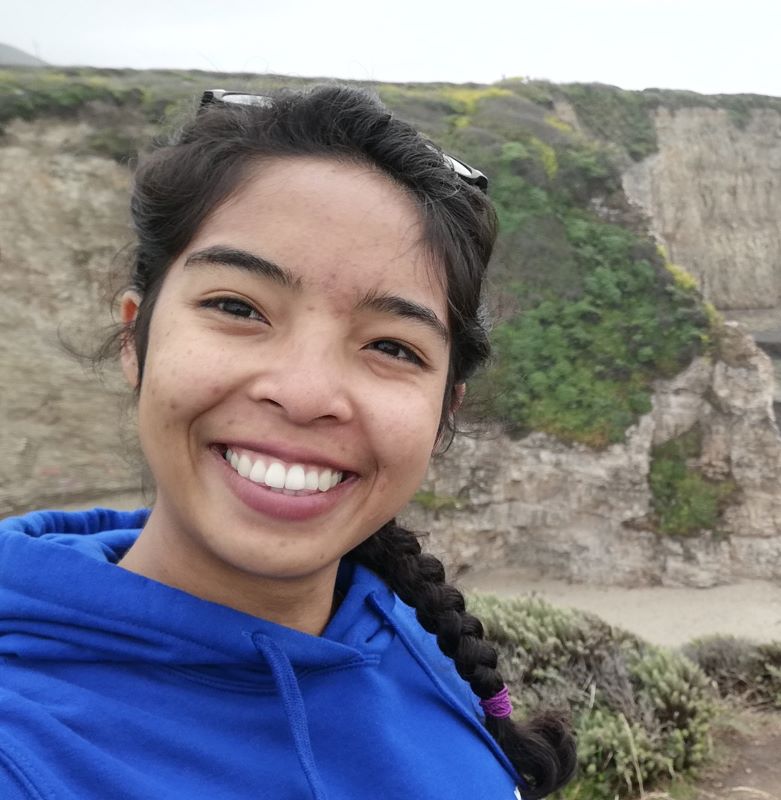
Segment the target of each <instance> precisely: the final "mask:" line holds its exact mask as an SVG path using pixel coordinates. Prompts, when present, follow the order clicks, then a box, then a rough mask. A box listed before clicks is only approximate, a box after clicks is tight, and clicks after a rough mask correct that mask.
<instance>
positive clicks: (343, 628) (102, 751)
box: [0, 509, 520, 800]
mask: <svg viewBox="0 0 781 800" xmlns="http://www.w3.org/2000/svg"><path fill="white" fill-rule="evenodd" d="M146 515H147V512H146V511H135V512H117V511H110V510H106V509H94V510H92V511H86V512H77V513H63V512H54V511H41V512H35V513H32V514H28V515H26V516H23V517H17V518H11V519H7V520H5V521H3V522H0V798H2V800H22V798H24V800H32V799H33V798H34V799H35V800H98V799H99V800H109V799H110V800H124V799H125V798H127V800H152V799H154V800H169V798H170V799H171V800H173V799H175V798H187V800H193V799H194V798H219V799H220V800H222V799H223V798H224V800H247V799H248V798H252V800H255V799H256V798H269V800H306V799H307V798H313V799H314V800H326V798H328V799H329V800H344V799H348V798H349V799H352V798H360V799H361V800H363V798H373V799H374V798H377V800H380V798H383V800H384V798H414V799H415V800H426V799H427V798H436V799H437V800H481V798H486V800H489V799H490V800H513V799H514V798H517V797H520V794H519V793H518V791H517V789H516V778H515V775H514V771H513V768H512V766H511V764H510V763H509V761H508V760H507V758H506V757H505V756H504V754H503V753H502V751H501V750H500V749H499V747H498V746H497V745H496V743H495V742H494V741H493V739H492V738H491V736H490V735H489V734H488V732H487V731H486V730H485V728H484V727H483V725H482V722H481V718H480V714H479V710H478V709H479V706H477V705H476V702H475V701H476V698H475V696H474V695H473V694H472V692H471V690H470V689H469V687H468V685H467V684H466V683H464V682H463V681H462V680H461V679H460V678H459V677H458V675H457V673H456V672H455V669H454V666H453V663H452V661H450V660H449V659H448V658H446V657H445V656H444V655H443V654H442V653H441V652H440V650H439V648H438V647H437V644H436V639H435V638H434V637H432V636H431V635H429V634H427V633H426V632H425V631H424V630H423V629H422V628H421V627H420V625H419V624H418V623H417V621H416V620H415V616H414V612H413V611H412V610H411V609H410V608H409V607H408V606H406V605H404V604H403V603H402V602H401V601H400V600H399V599H398V598H397V597H396V596H395V595H394V594H393V593H392V592H390V591H389V589H388V588H387V586H386V585H385V584H384V583H383V582H382V581H381V580H380V579H379V578H377V577H376V576H375V575H374V574H373V573H371V572H369V571H368V570H366V569H364V568H362V567H359V566H352V565H348V564H343V565H342V567H341V569H340V573H339V582H340V588H341V589H342V590H343V592H344V594H345V597H344V600H343V602H342V604H341V605H340V607H339V609H338V611H337V612H336V614H335V615H334V617H333V619H332V620H331V621H330V623H329V624H328V627H327V628H326V630H325V631H324V632H323V634H322V636H319V637H317V636H310V635H308V634H304V633H301V632H299V631H295V630H292V629H289V628H285V627H283V626H281V625H276V624H274V623H271V622H267V621H266V620H263V619H258V618H256V617H252V616H250V615H248V614H244V613H242V612H239V611H236V610H234V609H231V608H227V607H225V606H220V605H217V604H215V603H210V602H207V601H205V600H201V599H199V598H197V597H194V596H192V595H189V594H187V593H185V592H182V591H180V590H178V589H174V588H171V587H169V586H165V585H163V584H161V583H157V582H156V581H153V580H150V579H148V578H144V577H142V576H140V575H136V574H135V573H132V572H129V571H127V570H124V569H122V568H121V567H117V566H116V562H117V561H118V560H119V559H120V558H121V556H122V554H123V553H124V552H125V551H126V550H127V549H128V547H130V545H131V544H132V543H133V541H134V540H135V538H136V536H137V535H138V533H139V531H140V529H141V527H142V526H143V525H144V523H145V521H146Z"/></svg>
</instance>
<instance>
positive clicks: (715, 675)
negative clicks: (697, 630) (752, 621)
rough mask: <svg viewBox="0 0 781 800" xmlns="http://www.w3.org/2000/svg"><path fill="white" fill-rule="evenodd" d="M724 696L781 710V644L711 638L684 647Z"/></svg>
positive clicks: (730, 638) (720, 637)
mask: <svg viewBox="0 0 781 800" xmlns="http://www.w3.org/2000/svg"><path fill="white" fill-rule="evenodd" d="M683 652H684V653H685V654H686V656H687V657H688V658H690V659H691V660H692V661H694V662H695V663H696V664H698V665H699V667H700V668H701V669H702V670H703V672H705V674H706V675H707V676H708V677H709V678H711V679H712V680H713V681H714V683H715V684H716V686H717V687H718V690H719V694H721V696H722V697H731V698H737V699H738V700H740V701H741V702H743V703H748V704H749V705H752V706H760V707H764V708H773V709H781V642H771V643H769V644H756V643H755V642H751V641H749V640H748V639H742V638H739V637H736V636H708V637H705V638H702V639H695V640H694V641H693V642H690V643H689V644H687V645H686V646H685V647H684V648H683Z"/></svg>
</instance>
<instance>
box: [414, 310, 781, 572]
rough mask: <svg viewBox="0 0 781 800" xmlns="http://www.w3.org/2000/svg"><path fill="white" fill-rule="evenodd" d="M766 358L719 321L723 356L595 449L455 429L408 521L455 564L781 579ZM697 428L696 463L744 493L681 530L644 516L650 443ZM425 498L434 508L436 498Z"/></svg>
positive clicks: (778, 449)
mask: <svg viewBox="0 0 781 800" xmlns="http://www.w3.org/2000/svg"><path fill="white" fill-rule="evenodd" d="M772 395H773V377H772V367H771V364H770V360H769V358H768V357H767V355H765V353H763V352H762V351H761V350H759V348H757V346H756V345H755V344H754V342H753V340H752V339H751V337H750V336H748V335H747V334H746V332H745V331H744V330H743V329H742V328H741V327H740V326H739V325H738V324H737V323H727V325H726V327H725V331H724V335H723V341H722V348H721V353H720V356H719V357H718V358H717V359H715V360H711V359H710V358H706V357H702V358H698V359H696V360H695V361H694V362H693V363H692V364H691V365H690V366H689V368H688V369H686V370H685V371H684V372H682V373H681V374H680V375H678V376H676V377H675V378H673V379H672V380H669V381H659V382H658V383H657V386H656V391H655V394H654V399H653V411H652V412H651V413H650V414H647V415H646V416H644V417H643V418H642V419H641V420H640V422H639V423H638V424H637V425H635V426H634V427H633V428H631V429H630V430H629V432H628V434H627V440H626V443H624V444H618V445H613V446H611V447H609V448H607V449H606V450H604V451H601V452H598V451H593V450H590V449H588V448H586V447H580V446H566V445H564V444H562V443H560V442H558V441H556V440H555V439H551V438H550V437H548V436H545V435H543V434H532V435H531V436H527V437H526V438H524V439H522V440H520V441H511V440H509V439H506V438H503V437H501V436H499V435H498V434H495V435H494V436H492V437H484V438H482V439H476V438H460V439H458V440H457V441H456V442H455V443H454V445H453V447H452V448H451V450H450V451H449V452H448V453H447V454H446V455H445V456H443V457H441V458H440V459H439V460H437V461H436V462H435V463H434V464H433V466H432V469H431V472H430V475H429V478H428V481H427V484H426V487H425V488H426V490H427V492H428V494H427V495H426V497H427V498H434V499H435V500H436V502H423V503H415V504H413V505H412V506H411V507H410V509H409V512H408V513H407V515H406V517H405V520H406V521H407V522H408V523H410V524H411V525H412V526H413V527H414V528H416V529H417V530H422V531H429V532H430V534H431V537H430V542H429V547H430V548H431V549H432V550H433V551H435V552H437V553H438V554H439V555H441V556H443V558H444V559H445V560H446V562H447V563H448V565H449V566H450V569H451V572H454V573H455V574H459V573H462V572H464V571H465V570H468V569H470V568H472V567H473V566H478V567H479V568H480V569H486V568H491V567H508V566H509V567H513V568H516V569H520V570H528V571H529V572H530V573H531V574H535V575H545V576H547V577H552V578H559V579H569V580H573V581H580V582H588V583H601V584H621V585H627V586H636V585H649V584H655V583H659V582H661V583H664V584H667V585H693V586H711V585H714V584H717V583H725V582H730V581H734V580H739V579H743V578H769V579H778V578H781V491H780V490H779V489H780V487H781V438H780V437H779V433H778V429H777V428H776V423H775V419H774V416H773V411H772ZM695 425H697V426H698V428H699V431H700V432H701V434H702V454H701V456H700V458H699V463H698V464H696V465H694V466H697V467H698V468H700V469H701V470H702V471H703V473H705V474H706V475H708V476H709V477H712V478H715V479H723V478H725V477H727V476H730V477H731V478H732V479H733V480H734V481H735V482H736V484H737V486H738V488H739V491H738V493H737V496H736V500H735V502H734V504H732V505H731V506H730V507H729V508H728V510H727V511H726V512H725V514H724V516H723V519H722V520H721V521H720V524H719V526H718V528H717V529H715V530H713V531H707V532H703V533H702V534H701V535H699V536H697V537H691V538H676V537H672V536H669V535H662V534H658V533H656V532H654V530H653V526H652V525H651V524H650V515H651V494H650V490H649V486H648V471H649V463H650V456H651V448H652V447H653V446H655V445H658V444H662V443H664V442H666V441H668V440H670V439H672V438H674V437H677V436H680V435H681V434H683V433H685V432H686V431H688V430H690V429H692V428H693V427H694V426H695ZM434 507H438V508H437V510H435V508H434Z"/></svg>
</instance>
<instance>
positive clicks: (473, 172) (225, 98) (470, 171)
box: [200, 89, 488, 194]
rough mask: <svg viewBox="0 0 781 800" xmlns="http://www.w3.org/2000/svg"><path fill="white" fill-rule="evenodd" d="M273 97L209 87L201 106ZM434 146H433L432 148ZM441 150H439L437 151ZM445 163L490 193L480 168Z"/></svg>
mask: <svg viewBox="0 0 781 800" xmlns="http://www.w3.org/2000/svg"><path fill="white" fill-rule="evenodd" d="M272 102H273V101H272V99H271V98H270V97H266V96H265V95H262V94H246V93H245V92H227V91H225V89H207V90H206V91H205V92H204V93H203V95H202V96H201V105H200V107H201V108H204V107H206V106H209V105H212V104H216V103H223V104H225V105H237V106H264V107H268V106H270V105H272ZM433 149H434V148H433V147H432V150H433ZM437 152H439V151H437ZM442 158H443V159H444V161H445V163H446V164H447V165H448V166H449V167H450V168H451V169H452V170H453V171H454V172H455V173H456V174H457V175H458V176H459V177H460V178H462V179H463V180H464V181H465V182H466V183H468V184H469V185H470V186H477V188H478V189H480V191H482V192H484V193H486V194H487V193H488V178H486V177H485V175H483V173H482V172H480V170H477V169H475V168H474V167H470V166H469V164H466V163H464V162H463V161H459V160H458V159H457V158H454V157H453V156H451V155H449V154H448V153H442Z"/></svg>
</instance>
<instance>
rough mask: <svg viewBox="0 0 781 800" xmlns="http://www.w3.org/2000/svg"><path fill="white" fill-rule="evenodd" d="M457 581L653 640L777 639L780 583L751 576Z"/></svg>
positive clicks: (516, 576)
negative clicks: (591, 582)
mask: <svg viewBox="0 0 781 800" xmlns="http://www.w3.org/2000/svg"><path fill="white" fill-rule="evenodd" d="M459 583H460V585H461V586H462V587H463V588H466V589H477V590H479V591H486V592H494V593H495V594H498V595H502V596H509V595H515V594H535V595H539V596H540V597H542V598H544V599H545V600H548V601H549V602H551V603H553V604H554V605H558V606H571V607H573V608H578V609H581V610H583V611H590V612H592V613H594V614H597V615H598V616H600V617H602V619H604V620H606V621H607V622H609V623H610V624H611V625H617V626H620V627H622V628H625V629H627V630H629V631H631V632H632V633H635V634H637V635H639V636H642V637H643V638H645V639H648V640H649V641H651V642H654V643H655V644H660V645H667V646H676V645H681V644H684V643H685V642H687V641H689V640H690V639H694V638H697V637H699V636H707V635H709V634H715V633H720V634H732V635H734V636H744V637H747V638H749V639H754V640H756V641H770V640H773V639H777V640H781V585H776V584H772V583H767V582H764V581H749V582H746V583H739V584H733V585H730V586H717V587H714V588H712V589H694V588H681V589H678V588H667V587H661V586H660V587H648V588H637V589H626V588H621V587H616V586H607V587H605V586H584V585H581V584H572V583H566V582H565V581H548V580H542V581H533V580H529V579H528V576H524V575H522V574H521V573H519V572H517V571H514V570H510V569H504V570H492V571H490V572H474V573H471V574H469V575H465V576H464V577H463V578H462V579H461V580H460V582H459Z"/></svg>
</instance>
